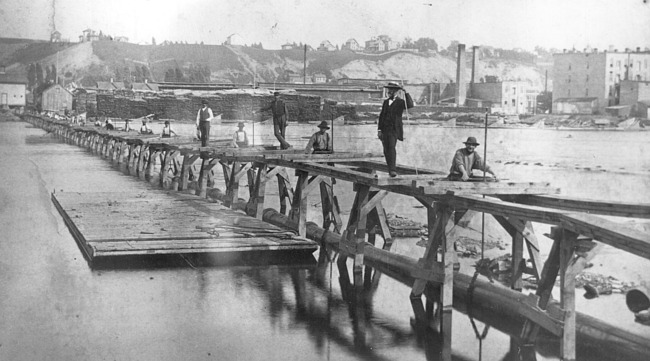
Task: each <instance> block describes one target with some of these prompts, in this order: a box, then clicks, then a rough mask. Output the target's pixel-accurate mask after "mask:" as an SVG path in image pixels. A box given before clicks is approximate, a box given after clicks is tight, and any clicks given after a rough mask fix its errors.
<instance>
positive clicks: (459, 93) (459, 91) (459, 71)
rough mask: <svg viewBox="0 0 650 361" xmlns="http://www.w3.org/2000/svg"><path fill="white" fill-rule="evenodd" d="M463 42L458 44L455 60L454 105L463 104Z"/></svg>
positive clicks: (464, 93)
mask: <svg viewBox="0 0 650 361" xmlns="http://www.w3.org/2000/svg"><path fill="white" fill-rule="evenodd" d="M466 91H467V90H466V89H465V44H458V59H457V61H456V94H455V98H456V105H457V106H459V107H460V106H463V105H465V96H466Z"/></svg>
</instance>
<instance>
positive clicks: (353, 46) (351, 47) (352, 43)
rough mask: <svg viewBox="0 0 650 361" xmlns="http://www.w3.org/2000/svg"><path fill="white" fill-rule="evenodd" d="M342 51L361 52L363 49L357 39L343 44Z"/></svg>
mask: <svg viewBox="0 0 650 361" xmlns="http://www.w3.org/2000/svg"><path fill="white" fill-rule="evenodd" d="M343 48H344V49H348V50H352V51H360V50H363V47H362V46H361V45H360V44H359V42H357V39H348V40H347V41H346V42H345V45H343Z"/></svg>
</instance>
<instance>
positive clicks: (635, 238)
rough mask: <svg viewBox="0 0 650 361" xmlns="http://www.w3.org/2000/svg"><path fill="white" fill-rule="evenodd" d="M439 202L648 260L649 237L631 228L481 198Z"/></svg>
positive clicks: (553, 210)
mask: <svg viewBox="0 0 650 361" xmlns="http://www.w3.org/2000/svg"><path fill="white" fill-rule="evenodd" d="M438 199H440V200H442V201H445V202H448V203H449V204H453V205H454V206H459V207H464V208H468V209H473V210H477V211H480V212H485V213H490V214H492V215H501V216H504V217H516V218H521V219H527V220H529V221H531V222H539V223H546V224H553V225H562V226H563V227H564V228H566V229H568V230H570V231H572V232H576V233H579V234H582V235H585V236H588V237H590V238H593V239H596V240H598V241H601V242H603V243H606V244H608V245H610V246H612V247H616V248H619V249H622V250H624V251H626V252H631V253H634V254H637V255H639V256H641V257H644V258H648V259H650V235H649V234H646V233H644V232H639V231H637V230H635V229H633V228H631V227H630V226H627V225H624V224H620V223H616V222H613V221H610V220H608V219H605V218H603V217H599V216H593V215H589V214H580V213H568V212H564V211H561V210H556V209H551V208H544V207H537V206H527V205H522V204H516V203H510V202H504V201H502V200H500V199H496V198H481V197H480V196H469V195H462V196H445V197H439V198H438Z"/></svg>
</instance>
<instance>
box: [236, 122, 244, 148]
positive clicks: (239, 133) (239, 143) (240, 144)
mask: <svg viewBox="0 0 650 361" xmlns="http://www.w3.org/2000/svg"><path fill="white" fill-rule="evenodd" d="M237 128H239V129H237V130H236V131H235V133H233V135H232V146H233V147H235V148H246V147H248V134H246V131H245V130H244V122H239V123H238V124H237Z"/></svg>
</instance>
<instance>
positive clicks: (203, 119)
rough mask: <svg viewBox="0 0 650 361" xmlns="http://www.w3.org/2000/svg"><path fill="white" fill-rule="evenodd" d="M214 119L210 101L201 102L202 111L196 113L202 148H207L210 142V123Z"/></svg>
mask: <svg viewBox="0 0 650 361" xmlns="http://www.w3.org/2000/svg"><path fill="white" fill-rule="evenodd" d="M212 118H214V115H212V109H210V107H208V101H207V100H205V99H203V100H201V109H199V112H198V113H196V129H198V130H199V132H200V133H201V146H202V147H207V146H208V141H209V140H210V121H211V120H212Z"/></svg>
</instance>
